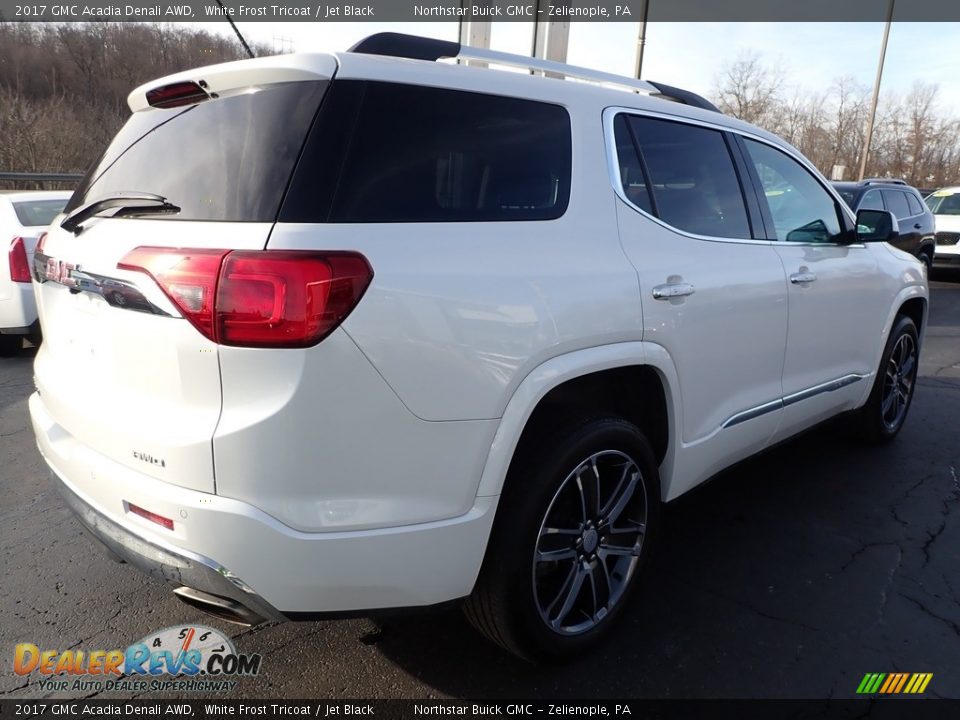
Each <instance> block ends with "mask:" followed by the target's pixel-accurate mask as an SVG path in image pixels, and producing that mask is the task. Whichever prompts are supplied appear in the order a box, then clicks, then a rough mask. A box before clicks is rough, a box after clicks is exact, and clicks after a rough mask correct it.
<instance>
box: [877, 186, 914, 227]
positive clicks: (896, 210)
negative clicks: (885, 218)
mask: <svg viewBox="0 0 960 720" xmlns="http://www.w3.org/2000/svg"><path fill="white" fill-rule="evenodd" d="M883 201H884V202H885V203H886V205H887V210H889V211H890V212H892V213H893V214H894V216H895V217H896V218H897V219H898V220H902V219H903V218H908V217H910V206H909V205H908V204H907V196H906V194H905V193H903V192H902V191H900V190H884V191H883Z"/></svg>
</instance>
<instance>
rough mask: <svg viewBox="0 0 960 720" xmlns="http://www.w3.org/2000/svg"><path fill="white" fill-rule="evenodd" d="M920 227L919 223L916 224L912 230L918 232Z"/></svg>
mask: <svg viewBox="0 0 960 720" xmlns="http://www.w3.org/2000/svg"><path fill="white" fill-rule="evenodd" d="M922 227H923V225H921V224H920V223H917V224H916V225H914V226H913V229H914V230H919V229H920V228H922Z"/></svg>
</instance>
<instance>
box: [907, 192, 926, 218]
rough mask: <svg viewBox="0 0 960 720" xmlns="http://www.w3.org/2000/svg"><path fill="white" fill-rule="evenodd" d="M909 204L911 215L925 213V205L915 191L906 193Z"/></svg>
mask: <svg viewBox="0 0 960 720" xmlns="http://www.w3.org/2000/svg"><path fill="white" fill-rule="evenodd" d="M906 195H907V204H909V205H910V215H911V216H912V215H923V205H921V204H920V200H919V199H918V198H917V197H916V196H915V195H914V194H913V193H906Z"/></svg>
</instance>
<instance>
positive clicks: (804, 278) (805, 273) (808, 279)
mask: <svg viewBox="0 0 960 720" xmlns="http://www.w3.org/2000/svg"><path fill="white" fill-rule="evenodd" d="M816 279H817V274H816V273H813V272H810V271H809V270H801V271H800V272H795V273H794V274H793V275H791V276H790V282H792V283H793V284H794V285H802V284H803V283H812V282H813V281H814V280H816Z"/></svg>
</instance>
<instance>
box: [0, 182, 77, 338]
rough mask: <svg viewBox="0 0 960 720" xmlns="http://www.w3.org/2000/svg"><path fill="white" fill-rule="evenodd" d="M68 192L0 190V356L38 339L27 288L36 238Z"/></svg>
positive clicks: (61, 206)
mask: <svg viewBox="0 0 960 720" xmlns="http://www.w3.org/2000/svg"><path fill="white" fill-rule="evenodd" d="M69 199H70V193H69V192H50V191H34V192H12V191H8V192H2V191H0V243H2V244H3V249H4V250H6V258H3V259H0V355H3V354H7V353H9V352H11V351H14V350H18V349H19V348H20V347H21V346H22V344H23V338H24V337H25V336H27V337H31V338H33V339H34V340H37V339H38V333H39V323H38V322H37V306H36V304H35V303H34V300H33V288H32V287H31V286H30V275H31V270H30V268H31V266H32V263H33V248H34V246H35V245H36V244H37V236H38V235H39V234H40V233H41V232H43V231H44V230H46V228H47V226H48V225H49V224H50V221H51V220H53V218H55V217H56V216H57V215H59V214H60V212H61V211H62V210H63V206H64V205H66V204H67V200H69Z"/></svg>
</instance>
